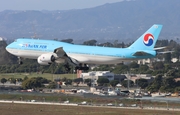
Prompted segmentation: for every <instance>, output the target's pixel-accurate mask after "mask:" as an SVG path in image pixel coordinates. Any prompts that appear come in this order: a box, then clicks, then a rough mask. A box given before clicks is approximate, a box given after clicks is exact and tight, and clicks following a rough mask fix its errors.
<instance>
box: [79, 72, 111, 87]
mask: <svg viewBox="0 0 180 115" xmlns="http://www.w3.org/2000/svg"><path fill="white" fill-rule="evenodd" d="M101 77H106V78H108V79H109V81H112V80H114V73H111V72H110V71H91V72H88V73H81V75H80V78H82V79H91V80H92V81H94V83H95V84H97V80H98V79H99V78H101Z"/></svg>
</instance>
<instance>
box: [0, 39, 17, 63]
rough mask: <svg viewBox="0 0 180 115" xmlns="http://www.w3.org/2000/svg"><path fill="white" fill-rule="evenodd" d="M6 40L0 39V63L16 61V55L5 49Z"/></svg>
mask: <svg viewBox="0 0 180 115" xmlns="http://www.w3.org/2000/svg"><path fill="white" fill-rule="evenodd" d="M6 46H7V44H6V42H5V41H0V65H4V64H12V63H17V57H15V56H13V55H11V54H9V53H8V52H7V51H6V49H5V48H6Z"/></svg>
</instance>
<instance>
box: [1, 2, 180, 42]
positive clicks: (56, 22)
mask: <svg viewBox="0 0 180 115" xmlns="http://www.w3.org/2000/svg"><path fill="white" fill-rule="evenodd" d="M179 10H180V1H179V0H173V1H172V0H132V1H123V2H118V3H111V4H105V5H102V6H98V7H94V8H88V9H80V10H67V11H33V10H32V11H3V12H0V30H1V31H0V36H2V37H6V38H7V39H16V38H18V37H32V36H34V35H36V37H38V38H41V39H42V38H44V39H54V38H58V39H66V38H72V39H74V41H76V42H81V43H82V41H86V40H89V39H96V40H98V41H99V42H101V41H102V40H103V41H111V42H112V41H114V40H119V41H126V42H129V41H132V40H135V39H136V38H137V37H139V36H140V35H141V34H142V33H143V32H144V31H146V30H147V29H148V28H149V27H151V26H152V25H153V24H155V23H158V24H163V25H164V27H163V31H162V34H161V36H160V37H161V38H163V39H176V38H177V37H179V36H180V33H179V30H180V26H179V25H180V14H179V13H178V11H179Z"/></svg>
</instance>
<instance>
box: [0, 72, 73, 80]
mask: <svg viewBox="0 0 180 115" xmlns="http://www.w3.org/2000/svg"><path fill="white" fill-rule="evenodd" d="M25 76H27V77H29V78H31V77H44V78H46V79H49V80H53V79H56V78H60V79H61V78H63V77H66V78H68V79H73V78H76V74H50V73H43V74H40V73H39V74H38V73H31V74H29V73H1V74H0V79H2V78H6V79H8V78H22V79H23V78H24V77H25Z"/></svg>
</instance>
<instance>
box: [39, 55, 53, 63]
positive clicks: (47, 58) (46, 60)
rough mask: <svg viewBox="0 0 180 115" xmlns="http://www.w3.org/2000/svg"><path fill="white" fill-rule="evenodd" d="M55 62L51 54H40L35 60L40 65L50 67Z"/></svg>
mask: <svg viewBox="0 0 180 115" xmlns="http://www.w3.org/2000/svg"><path fill="white" fill-rule="evenodd" d="M55 60H56V58H55V56H54V55H53V54H42V55H41V56H39V57H38V59H37V61H38V63H39V64H41V65H50V64H51V63H52V62H54V61H55Z"/></svg>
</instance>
